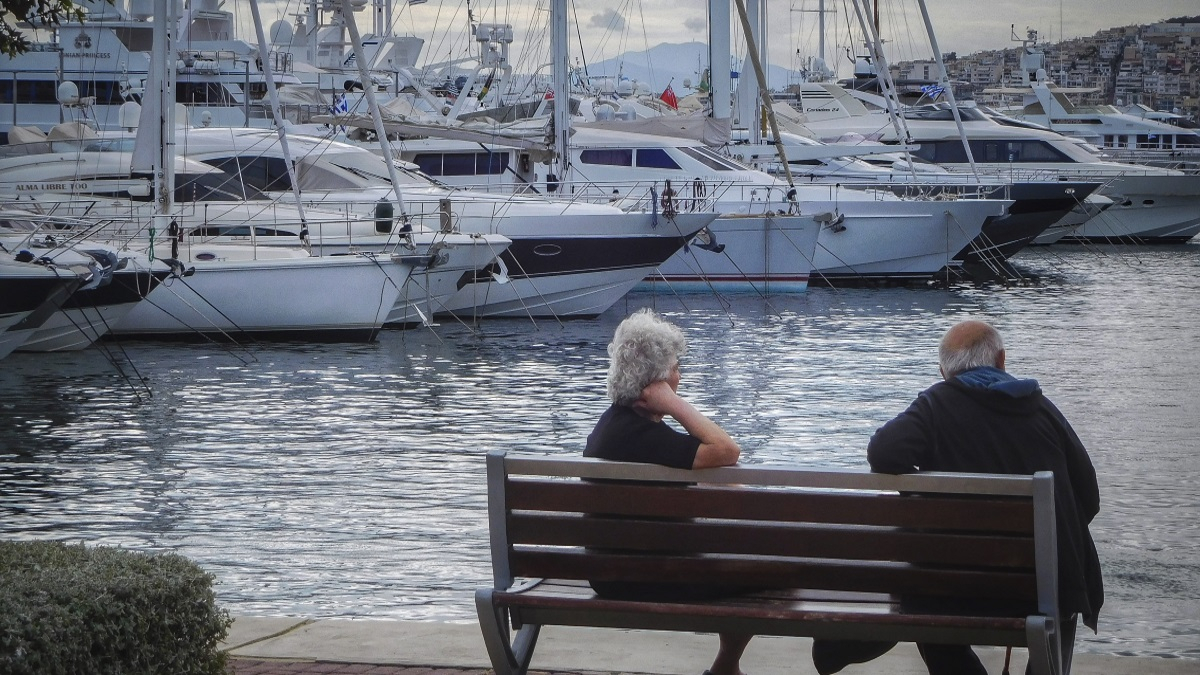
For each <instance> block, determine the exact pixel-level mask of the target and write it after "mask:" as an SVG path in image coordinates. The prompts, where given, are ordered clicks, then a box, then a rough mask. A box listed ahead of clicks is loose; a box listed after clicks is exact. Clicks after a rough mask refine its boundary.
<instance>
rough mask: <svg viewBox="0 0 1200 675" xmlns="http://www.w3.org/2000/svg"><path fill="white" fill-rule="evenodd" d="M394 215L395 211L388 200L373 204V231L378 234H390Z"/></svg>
mask: <svg viewBox="0 0 1200 675" xmlns="http://www.w3.org/2000/svg"><path fill="white" fill-rule="evenodd" d="M395 214H396V212H395V209H393V208H392V203H391V202H389V201H388V200H386V199H380V200H379V201H377V202H375V231H376V232H378V233H379V234H390V233H391V231H392V224H393V223H394V222H395V220H394V217H395Z"/></svg>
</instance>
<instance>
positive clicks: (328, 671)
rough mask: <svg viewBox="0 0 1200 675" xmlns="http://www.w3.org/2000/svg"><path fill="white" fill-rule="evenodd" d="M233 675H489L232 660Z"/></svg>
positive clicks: (418, 668)
mask: <svg viewBox="0 0 1200 675" xmlns="http://www.w3.org/2000/svg"><path fill="white" fill-rule="evenodd" d="M229 665H231V666H233V675H485V674H486V673H487V672H488V671H487V670H482V669H478V668H430V667H426V666H385V665H377V664H373V663H335V662H332V661H279V660H273V659H270V660H268V659H247V658H239V657H234V658H231V659H230V660H229Z"/></svg>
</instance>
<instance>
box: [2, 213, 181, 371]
mask: <svg viewBox="0 0 1200 675" xmlns="http://www.w3.org/2000/svg"><path fill="white" fill-rule="evenodd" d="M75 225H77V224H76V223H71V222H68V221H64V220H62V219H45V218H42V217H41V216H38V215H37V214H33V213H28V212H24V211H17V210H12V209H5V210H3V211H0V245H2V246H3V247H4V248H5V249H6V250H9V251H16V252H18V253H23V254H24V255H26V256H32V257H33V258H34V259H35V260H37V261H39V262H41V263H42V264H47V265H54V266H55V267H57V268H60V269H69V270H74V271H76V273H77V274H79V276H80V277H82V278H85V279H86V281H85V282H84V283H83V284H82V285H80V286H79V287H78V288H77V289H75V290H74V291H73V292H72V293H71V295H70V297H68V298H67V300H66V301H65V302H63V304H62V305H61V307H59V309H58V311H56V312H54V313H53V314H51V315H50V316H49V317H47V318H46V320H45V321H44V322H43V323H42V325H41V326H39V327H38V328H37V329H36V330H34V331H33V332H32V333H31V334H30V335H29V337H28V339H26V340H25V342H24V343H22V344H21V346H19V347H18V348H17V349H18V350H20V351H36V352H51V351H73V350H78V349H83V348H85V347H88V346H89V345H91V344H92V343H93V342H95V341H96V340H98V339H100V338H101V337H103V336H104V335H105V334H107V333H108V332H109V330H111V328H112V327H113V326H115V325H116V324H117V323H119V322H120V321H121V320H122V319H123V318H124V317H125V315H126V314H128V313H129V312H130V311H132V310H133V308H134V306H135V305H137V303H139V302H141V301H142V300H143V299H144V298H145V297H146V296H147V295H148V294H149V293H150V291H151V290H153V288H154V287H155V286H157V285H158V282H159V280H160V279H162V278H163V277H165V276H166V272H167V267H166V265H160V267H161V270H160V271H159V273H158V274H157V275H156V274H154V273H152V272H151V270H150V269H149V268H147V267H140V266H139V265H138V264H137V262H136V261H135V260H134V259H133V258H132V257H130V256H128V255H125V256H122V255H121V253H120V251H118V250H117V249H114V248H112V247H108V246H105V245H103V244H100V243H99V242H94V241H89V240H87V239H86V238H81V237H80V236H78V232H74V233H73V232H72V231H69V230H67V229H65V228H71V227H74V226H75ZM79 230H80V231H82V233H83V234H86V228H79Z"/></svg>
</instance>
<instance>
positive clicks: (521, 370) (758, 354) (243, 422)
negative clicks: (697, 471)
mask: <svg viewBox="0 0 1200 675" xmlns="http://www.w3.org/2000/svg"><path fill="white" fill-rule="evenodd" d="M1021 263H1022V265H1023V266H1024V267H1025V268H1026V269H1028V270H1031V271H1033V272H1036V273H1038V274H1040V275H1042V277H1043V281H1042V283H1041V284H1038V285H1033V286H1021V287H1013V288H998V287H989V288H955V289H950V290H942V289H933V288H930V289H854V290H832V289H813V290H811V291H810V292H809V293H808V294H807V295H805V296H800V297H779V296H775V297H771V298H769V299H763V298H758V297H754V296H734V297H729V298H726V299H724V300H721V299H717V298H714V297H711V296H701V295H688V296H677V297H673V296H670V295H663V294H660V295H657V296H654V295H631V296H629V297H628V298H627V299H626V300H625V301H623V302H622V303H620V304H619V306H618V307H615V308H614V309H613V310H612V311H610V312H609V313H607V314H606V315H604V316H602V317H600V318H599V319H596V320H591V321H570V322H566V323H563V324H558V323H556V322H553V321H539V322H537V323H536V324H533V323H531V322H527V321H495V322H488V323H485V324H483V325H482V326H480V327H478V328H477V330H472V329H471V328H470V327H468V326H464V325H461V324H456V323H454V322H450V321H445V322H443V324H442V325H441V326H439V327H438V328H436V329H435V330H417V331H408V332H388V333H385V334H384V335H383V337H382V339H381V340H380V341H379V342H378V343H377V344H372V345H349V346H347V345H338V346H329V345H321V346H310V345H283V346H280V345H252V346H249V347H247V348H246V349H245V350H243V351H239V352H236V353H235V352H229V351H226V350H224V349H222V348H219V347H214V346H178V345H157V344H126V345H113V344H111V343H107V344H106V345H105V349H107V350H108V352H109V353H110V354H111V355H112V356H113V357H114V358H116V359H118V361H120V362H121V363H123V364H125V365H124V367H125V370H126V372H127V373H128V375H129V379H124V378H122V377H121V376H120V375H118V374H117V372H116V370H115V369H114V367H113V366H112V365H110V364H109V363H108V362H107V360H106V353H105V350H102V349H98V348H94V349H91V350H88V351H85V352H81V353H77V354H15V355H13V356H11V357H9V358H8V359H5V360H4V361H0V448H2V450H0V514H2V517H0V531H2V532H3V533H4V535H5V536H8V537H14V538H25V539H31V538H46V539H64V540H70V541H86V542H89V543H93V544H111V545H120V546H126V547H130V548H137V549H144V550H171V551H177V552H179V553H182V554H184V555H187V556H189V557H190V558H192V559H194V560H196V561H198V562H199V563H200V564H201V565H202V566H204V567H205V568H206V569H207V570H209V571H211V572H212V573H214V574H215V575H216V576H217V578H218V580H219V586H218V588H217V590H218V597H219V599H220V601H221V602H222V604H223V605H224V606H226V607H228V608H229V609H230V610H231V611H232V612H234V613H235V614H243V615H245V614H249V615H274V614H278V615H307V616H348V615H363V616H373V617H397V618H406V619H436V620H450V621H459V620H461V621H467V620H472V619H473V616H474V609H473V603H472V602H471V596H472V593H473V590H474V588H475V587H477V586H481V585H486V584H488V583H490V580H491V571H490V567H489V562H488V550H487V528H486V516H485V503H486V493H485V488H484V481H483V470H484V469H483V466H484V465H483V455H484V453H486V452H487V451H488V450H491V449H508V448H516V449H522V450H533V451H538V452H548V453H576V452H579V450H580V449H581V447H582V443H583V439H584V437H585V436H586V435H587V432H588V431H589V430H590V428H591V425H592V422H593V420H594V419H595V418H596V417H597V416H598V415H599V414H600V412H601V411H603V409H604V408H605V407H606V405H607V404H606V400H605V398H604V371H605V368H606V365H607V361H606V355H605V345H606V343H607V341H608V339H609V338H610V337H611V335H612V331H613V329H614V328H615V326H616V324H617V323H618V322H619V321H620V319H621V318H622V317H623V316H624V315H625V314H626V313H627V312H629V311H631V310H633V309H636V308H637V307H640V306H644V305H652V306H655V307H656V308H657V309H658V310H659V311H660V312H662V313H664V314H666V315H668V316H669V317H670V318H671V319H672V320H674V321H676V322H678V323H679V324H681V325H682V326H684V328H685V330H686V332H687V335H688V337H689V339H690V341H691V350H690V352H689V354H688V356H687V357H686V359H685V360H684V363H683V384H682V389H681V390H682V391H683V392H684V393H685V395H687V396H688V397H689V398H690V399H691V400H692V401H693V402H695V403H696V404H697V405H698V406H699V407H700V408H702V409H703V410H706V411H708V412H710V413H712V414H714V415H716V416H717V418H718V419H719V420H720V421H721V422H722V423H723V424H724V425H725V426H726V427H727V428H729V429H730V430H731V432H732V433H733V435H734V436H735V437H736V438H737V439H738V440H739V441H740V442H741V443H742V446H743V448H745V461H747V462H751V463H760V464H798V465H805V466H837V467H863V466H865V460H864V457H863V448H864V446H865V443H866V440H867V439H868V438H869V437H870V434H871V433H872V432H873V431H874V430H875V428H876V427H878V426H879V425H880V424H881V423H883V422H884V421H886V420H887V419H889V418H890V417H891V416H893V415H894V414H896V413H897V412H899V411H900V410H902V409H903V408H904V407H905V406H906V405H907V404H908V402H909V401H910V400H911V399H912V397H913V396H914V395H915V394H916V392H918V391H919V390H921V389H922V388H924V387H926V386H928V385H929V384H930V383H932V382H933V381H934V380H935V379H936V378H937V366H936V345H937V340H938V338H939V337H940V334H941V332H942V331H944V330H945V328H946V327H947V326H948V325H949V324H950V323H952V322H953V321H955V320H959V319H962V318H967V317H981V318H986V319H988V320H990V321H992V322H993V323H995V324H996V325H997V326H998V327H999V328H1000V329H1001V331H1002V332H1003V334H1004V335H1005V338H1006V341H1007V346H1008V351H1009V365H1010V369H1011V370H1013V371H1014V372H1016V373H1018V374H1020V375H1022V376H1028V377H1035V378H1037V379H1039V380H1041V381H1042V384H1043V387H1044V388H1045V390H1046V391H1047V393H1048V394H1049V395H1050V396H1051V397H1052V398H1053V399H1054V400H1055V402H1056V403H1057V404H1058V405H1059V407H1060V408H1062V409H1063V411H1064V412H1065V413H1066V415H1067V417H1068V418H1069V419H1071V420H1072V422H1073V423H1074V425H1075V427H1076V429H1077V431H1078V432H1079V434H1080V436H1081V437H1082V438H1083V439H1084V441H1085V443H1087V445H1088V447H1089V449H1090V451H1091V453H1092V457H1093V460H1094V461H1095V463H1096V466H1097V469H1098V471H1099V472H1100V477H1101V478H1100V480H1101V490H1102V499H1103V511H1102V513H1101V514H1100V516H1099V517H1098V518H1097V520H1096V523H1095V524H1094V526H1093V532H1094V534H1095V536H1096V540H1097V545H1098V546H1099V548H1100V555H1101V560H1102V563H1103V565H1104V569H1105V579H1106V583H1107V590H1108V600H1107V604H1106V606H1105V608H1104V611H1103V613H1102V616H1101V632H1100V634H1099V635H1096V636H1093V635H1090V633H1082V634H1081V636H1080V643H1081V644H1080V649H1081V650H1085V651H1094V652H1105V653H1121V654H1125V653H1128V654H1144V655H1163V656H1166V655H1175V656H1185V657H1189V658H1200V647H1198V646H1197V645H1200V610H1197V609H1196V608H1197V607H1200V543H1198V542H1200V500H1197V499H1196V498H1195V496H1194V493H1193V491H1192V489H1191V486H1190V485H1189V483H1190V482H1191V481H1192V479H1193V477H1194V476H1195V475H1196V474H1197V470H1198V469H1200V442H1198V441H1197V440H1196V437H1195V434H1194V428H1195V420H1196V419H1197V417H1198V413H1200V404H1198V403H1197V393H1198V392H1200V388H1197V386H1196V384H1195V382H1197V378H1198V377H1200V354H1197V351H1196V342H1195V335H1196V331H1197V328H1198V327H1200V313H1198V312H1197V310H1198V309H1200V301H1198V300H1197V293H1196V282H1195V281H1194V280H1195V279H1196V278H1197V277H1198V275H1200V245H1189V246H1179V247H1164V248H1152V249H1147V250H1143V251H1129V250H1121V249H1116V248H1109V249H1084V248H1067V249H1064V250H1058V249H1057V248H1053V249H1041V250H1034V251H1031V252H1028V253H1026V254H1024V255H1023V256H1022V258H1021ZM133 369H136V372H135V371H134V370H133ZM139 377H140V378H142V379H141V380H139V379H138V378H139ZM139 383H140V384H139Z"/></svg>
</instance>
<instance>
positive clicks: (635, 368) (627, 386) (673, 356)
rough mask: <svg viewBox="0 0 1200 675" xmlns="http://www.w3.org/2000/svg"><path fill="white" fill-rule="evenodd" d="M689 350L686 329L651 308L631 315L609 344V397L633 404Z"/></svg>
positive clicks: (621, 402) (620, 403)
mask: <svg viewBox="0 0 1200 675" xmlns="http://www.w3.org/2000/svg"><path fill="white" fill-rule="evenodd" d="M685 353H687V341H686V340H685V339H684V337H683V331H681V330H679V328H678V327H677V326H675V325H673V324H671V323H669V322H667V321H666V320H664V319H662V318H660V317H659V316H658V315H657V314H655V313H654V310H651V309H649V308H643V309H639V310H638V311H636V312H634V313H633V314H631V315H629V317H628V318H626V319H625V320H624V321H622V322H621V325H619V326H617V331H616V333H615V334H614V335H613V341H612V342H610V343H609V345H608V356H609V358H610V359H611V360H610V361H609V364H608V397H609V398H611V399H612V401H613V403H616V404H617V405H633V403H634V401H637V400H638V399H639V398H641V397H642V390H643V389H645V388H646V386H647V385H649V384H650V383H651V382H657V381H659V380H665V379H667V378H668V377H670V375H671V370H672V369H674V368H675V365H676V364H677V363H679V360H680V359H681V358H683V355H684V354H685Z"/></svg>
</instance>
